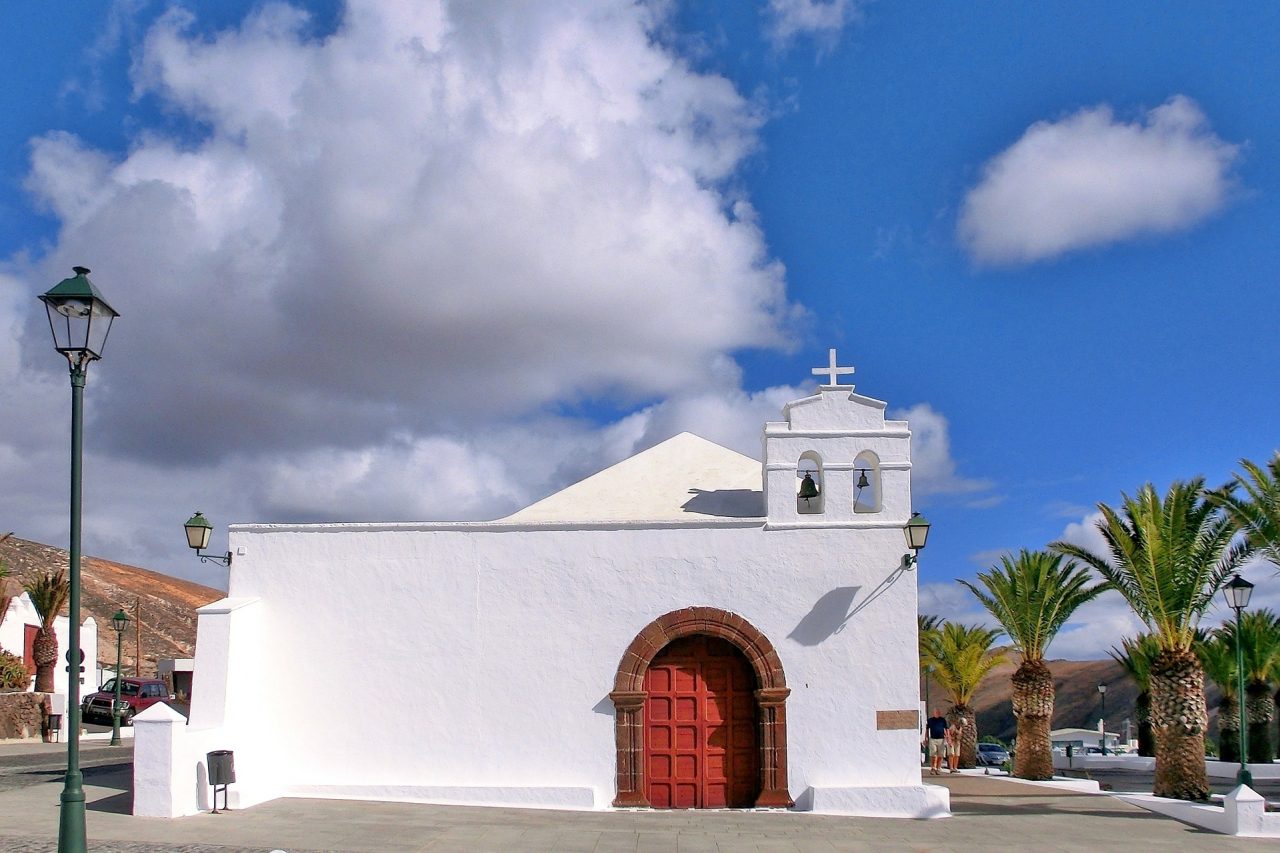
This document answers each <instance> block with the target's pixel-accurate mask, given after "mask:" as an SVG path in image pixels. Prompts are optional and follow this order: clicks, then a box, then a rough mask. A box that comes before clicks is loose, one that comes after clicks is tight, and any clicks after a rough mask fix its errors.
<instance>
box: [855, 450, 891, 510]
mask: <svg viewBox="0 0 1280 853" xmlns="http://www.w3.org/2000/svg"><path fill="white" fill-rule="evenodd" d="M853 468H854V470H853V483H854V486H853V511H854V512H879V511H880V510H881V509H883V508H884V502H883V494H882V492H881V488H880V457H878V456H876V455H875V454H874V453H872V452H871V451H870V450H864V451H863V452H861V453H859V454H858V458H857V459H855V460H854V462H853Z"/></svg>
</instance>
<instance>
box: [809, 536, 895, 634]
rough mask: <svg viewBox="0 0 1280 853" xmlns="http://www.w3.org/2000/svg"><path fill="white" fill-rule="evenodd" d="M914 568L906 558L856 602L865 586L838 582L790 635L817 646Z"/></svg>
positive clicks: (839, 630)
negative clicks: (840, 584) (908, 564)
mask: <svg viewBox="0 0 1280 853" xmlns="http://www.w3.org/2000/svg"><path fill="white" fill-rule="evenodd" d="M909 571H911V569H910V567H909V566H907V564H906V560H905V558H904V560H903V562H902V563H900V564H899V565H898V566H896V567H895V568H894V569H893V571H891V572H889V574H888V575H886V576H885V578H884V580H882V581H880V583H878V584H876V585H875V586H874V587H872V589H871V591H870V592H868V593H867V594H866V596H865V597H864V598H863V599H862V601H859V602H858V604H857V605H856V606H854V604H853V602H854V599H856V598H857V597H858V592H859V591H860V590H861V589H862V587H859V586H838V587H836V588H835V589H833V590H831V591H830V592H828V593H825V594H824V595H823V596H822V598H819V599H818V600H817V601H816V602H814V605H813V607H812V608H810V610H809V612H808V613H806V614H805V615H804V618H803V619H801V620H800V622H799V623H798V624H797V625H796V627H795V628H792V629H791V633H790V634H788V635H787V639H789V640H795V641H796V642H797V643H799V644H800V645H802V646H816V645H818V644H819V643H821V642H823V641H824V640H826V639H827V638H828V637H830V636H831V635H832V634H838V633H840V632H841V631H843V630H844V626H845V625H846V624H847V623H848V622H849V620H850V619H852V618H853V617H854V616H857V615H858V614H859V613H860V612H862V610H863V608H866V607H868V606H869V605H871V603H872V602H874V601H875V600H876V599H877V598H879V597H880V596H882V595H884V594H885V593H886V592H888V591H889V588H890V587H892V586H893V585H894V584H895V583H897V582H898V578H900V577H902V576H903V575H904V574H906V573H907V572H909Z"/></svg>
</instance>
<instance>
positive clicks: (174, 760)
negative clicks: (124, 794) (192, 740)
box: [133, 702, 199, 817]
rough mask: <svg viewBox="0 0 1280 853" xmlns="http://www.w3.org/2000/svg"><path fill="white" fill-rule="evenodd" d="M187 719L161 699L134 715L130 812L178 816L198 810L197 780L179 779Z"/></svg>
mask: <svg viewBox="0 0 1280 853" xmlns="http://www.w3.org/2000/svg"><path fill="white" fill-rule="evenodd" d="M186 728H187V721H186V718H184V717H183V716H182V715H181V714H179V713H178V712H177V711H175V710H173V709H172V708H170V707H169V706H168V705H166V704H165V703H163V702H158V703H156V704H155V705H152V706H151V707H150V708H148V709H147V710H145V711H143V712H142V713H141V714H138V716H136V717H134V718H133V738H134V750H133V813H134V814H135V815H137V816H138V817H181V816H182V815H188V814H195V813H196V812H197V811H198V799H197V797H198V795H199V792H198V790H197V785H196V779H194V778H190V779H185V778H182V775H183V774H182V773H181V770H182V768H183V767H184V766H185V765H186V763H187V762H185V761H182V760H181V759H182V757H183V755H184V754H185V752H186V750H185V749H184V744H183V743H182V739H183V738H184V736H185V735H186Z"/></svg>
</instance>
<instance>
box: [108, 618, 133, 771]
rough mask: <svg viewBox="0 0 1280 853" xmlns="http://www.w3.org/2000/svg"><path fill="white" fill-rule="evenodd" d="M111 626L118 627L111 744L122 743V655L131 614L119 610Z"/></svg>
mask: <svg viewBox="0 0 1280 853" xmlns="http://www.w3.org/2000/svg"><path fill="white" fill-rule="evenodd" d="M111 627H112V628H115V629H116V696H115V701H114V702H112V703H111V746H119V745H120V657H121V650H122V645H123V643H124V629H125V628H128V627H129V614H128V613H125V612H124V611H123V610H117V611H116V615H115V616H112V617H111Z"/></svg>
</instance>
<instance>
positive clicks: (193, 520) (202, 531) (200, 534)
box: [182, 511, 231, 566]
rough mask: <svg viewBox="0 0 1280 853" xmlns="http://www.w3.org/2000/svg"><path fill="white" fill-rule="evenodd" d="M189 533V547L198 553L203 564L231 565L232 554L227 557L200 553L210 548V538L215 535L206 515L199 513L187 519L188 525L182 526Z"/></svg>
mask: <svg viewBox="0 0 1280 853" xmlns="http://www.w3.org/2000/svg"><path fill="white" fill-rule="evenodd" d="M182 526H183V527H184V528H185V529H186V531H187V547H189V548H192V549H194V550H195V552H196V556H198V557H199V558H200V562H202V563H221V564H222V565H224V566H229V565H231V552H230V551H228V552H227V553H226V554H225V555H219V554H201V553H200V552H201V551H202V550H204V549H205V548H208V547H209V536H210V535H211V534H212V533H213V525H212V524H210V523H209V519H207V518H205V517H204V514H203V513H201V512H199V511H197V512H196V514H195V515H193V516H191V517H190V518H188V519H187V523H186V524H184V525H182Z"/></svg>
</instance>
